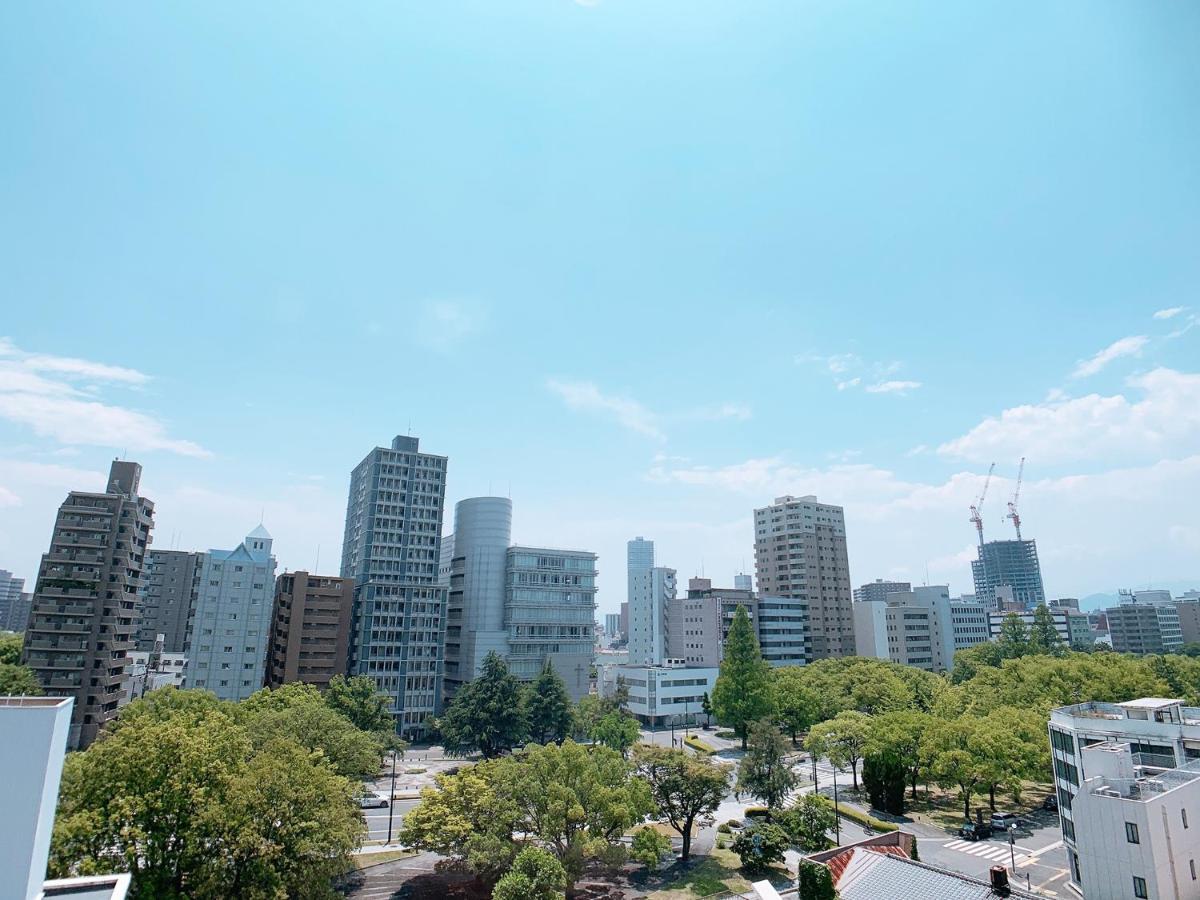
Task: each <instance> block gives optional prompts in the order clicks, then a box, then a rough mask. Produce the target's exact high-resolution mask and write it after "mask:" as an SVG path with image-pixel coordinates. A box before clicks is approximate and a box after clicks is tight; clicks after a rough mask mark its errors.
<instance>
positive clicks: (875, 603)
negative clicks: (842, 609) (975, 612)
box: [854, 584, 955, 672]
mask: <svg viewBox="0 0 1200 900" xmlns="http://www.w3.org/2000/svg"><path fill="white" fill-rule="evenodd" d="M854 635H855V647H856V650H857V651H858V655H859V656H873V657H875V658H876V659H890V660H891V661H892V662H896V663H900V664H901V665H905V666H915V667H917V668H919V669H925V670H926V671H929V672H942V671H945V670H947V669H949V668H950V667H951V666H952V665H954V650H955V643H954V622H953V615H952V609H951V604H950V589H949V587H948V586H947V585H943V584H935V585H923V586H920V587H915V588H913V589H912V590H910V591H894V592H891V593H889V594H888V595H887V599H886V600H860V601H858V602H857V603H855V604H854Z"/></svg>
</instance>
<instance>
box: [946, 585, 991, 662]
mask: <svg viewBox="0 0 1200 900" xmlns="http://www.w3.org/2000/svg"><path fill="white" fill-rule="evenodd" d="M950 624H951V626H952V629H953V631H954V649H955V650H956V651H957V650H963V649H965V648H967V647H974V646H975V645H976V644H984V643H987V642H988V641H989V640H991V636H992V635H991V627H990V625H989V622H988V612H987V610H986V609H985V608H984V606H983V604H982V603H979V602H978V601H976V600H975V598H974V596H971V599H969V600H968V599H967V598H966V597H959V598H958V599H957V600H951V601H950Z"/></svg>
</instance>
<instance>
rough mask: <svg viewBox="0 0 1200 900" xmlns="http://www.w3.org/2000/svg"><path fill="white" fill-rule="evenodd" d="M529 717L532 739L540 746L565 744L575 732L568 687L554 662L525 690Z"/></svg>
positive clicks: (543, 668) (526, 711) (548, 662)
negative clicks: (554, 743)
mask: <svg viewBox="0 0 1200 900" xmlns="http://www.w3.org/2000/svg"><path fill="white" fill-rule="evenodd" d="M524 702H525V717H526V720H527V722H528V726H529V736H530V738H531V739H532V740H534V741H536V742H537V743H539V744H545V743H547V742H548V741H556V742H557V741H561V740H562V739H563V738H565V737H566V736H567V735H568V734H570V732H571V723H572V719H573V714H574V710H573V709H572V706H571V697H570V695H569V694H568V693H567V685H566V683H565V682H564V681H563V680H562V676H560V675H559V674H558V673H557V672H556V671H554V666H553V665H552V664H551V663H550V660H548V659H547V660H546V663H545V665H543V666H542V671H541V672H539V673H538V676H537V678H535V679H534V680H533V681H532V682H531V683H530V684H529V686H528V687H526V688H525V697H524Z"/></svg>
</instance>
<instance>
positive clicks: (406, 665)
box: [341, 435, 446, 737]
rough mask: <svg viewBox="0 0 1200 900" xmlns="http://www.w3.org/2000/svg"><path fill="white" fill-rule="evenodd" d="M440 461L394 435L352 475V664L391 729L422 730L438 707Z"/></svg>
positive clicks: (347, 560) (347, 563) (442, 627)
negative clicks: (378, 699) (383, 704)
mask: <svg viewBox="0 0 1200 900" xmlns="http://www.w3.org/2000/svg"><path fill="white" fill-rule="evenodd" d="M445 494H446V457H444V456H435V455H433V454H429V453H421V452H420V444H419V441H418V439H417V438H415V437H408V436H404V435H397V436H396V437H395V438H394V439H393V440H392V443H391V446H390V447H376V448H375V449H374V450H372V451H371V452H370V453H368V454H367V455H366V457H365V458H364V459H363V461H362V462H360V463H359V464H358V465H357V466H356V467H355V468H354V471H353V472H352V473H351V475H350V494H349V498H348V500H347V503H346V531H345V535H344V538H343V541H342V568H341V576H342V577H343V578H352V579H354V582H355V587H354V610H353V616H354V618H353V623H352V627H351V643H350V669H351V672H352V673H354V674H356V675H367V676H370V677H371V678H372V679H373V680H374V681H375V683H376V685H378V687H379V690H380V692H381V693H383V694H386V695H387V697H388V698H389V700H390V705H391V711H392V715H393V717H394V718H395V720H396V730H397V732H398V733H400V734H401V735H404V736H409V737H413V736H420V735H423V734H424V733H425V732H426V730H427V725H426V720H427V719H429V718H430V717H432V716H434V715H436V714H437V713H438V712H439V710H440V707H441V700H442V679H443V675H444V669H443V662H444V660H443V648H444V642H445V637H446V588H445V587H444V586H443V585H442V584H441V583H440V575H439V563H440V562H441V539H442V537H441V536H442V513H443V507H444V503H445Z"/></svg>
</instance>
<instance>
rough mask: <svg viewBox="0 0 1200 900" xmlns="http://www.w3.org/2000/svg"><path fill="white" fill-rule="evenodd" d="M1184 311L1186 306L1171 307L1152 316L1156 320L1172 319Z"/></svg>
mask: <svg viewBox="0 0 1200 900" xmlns="http://www.w3.org/2000/svg"><path fill="white" fill-rule="evenodd" d="M1185 309H1187V307H1186V306H1172V307H1170V308H1168V309H1160V310H1159V311H1158V312H1156V313H1155V314H1154V318H1156V319H1173V318H1175V317H1176V316H1177V315H1179V314H1180V313H1181V312H1183V311H1184V310H1185Z"/></svg>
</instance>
